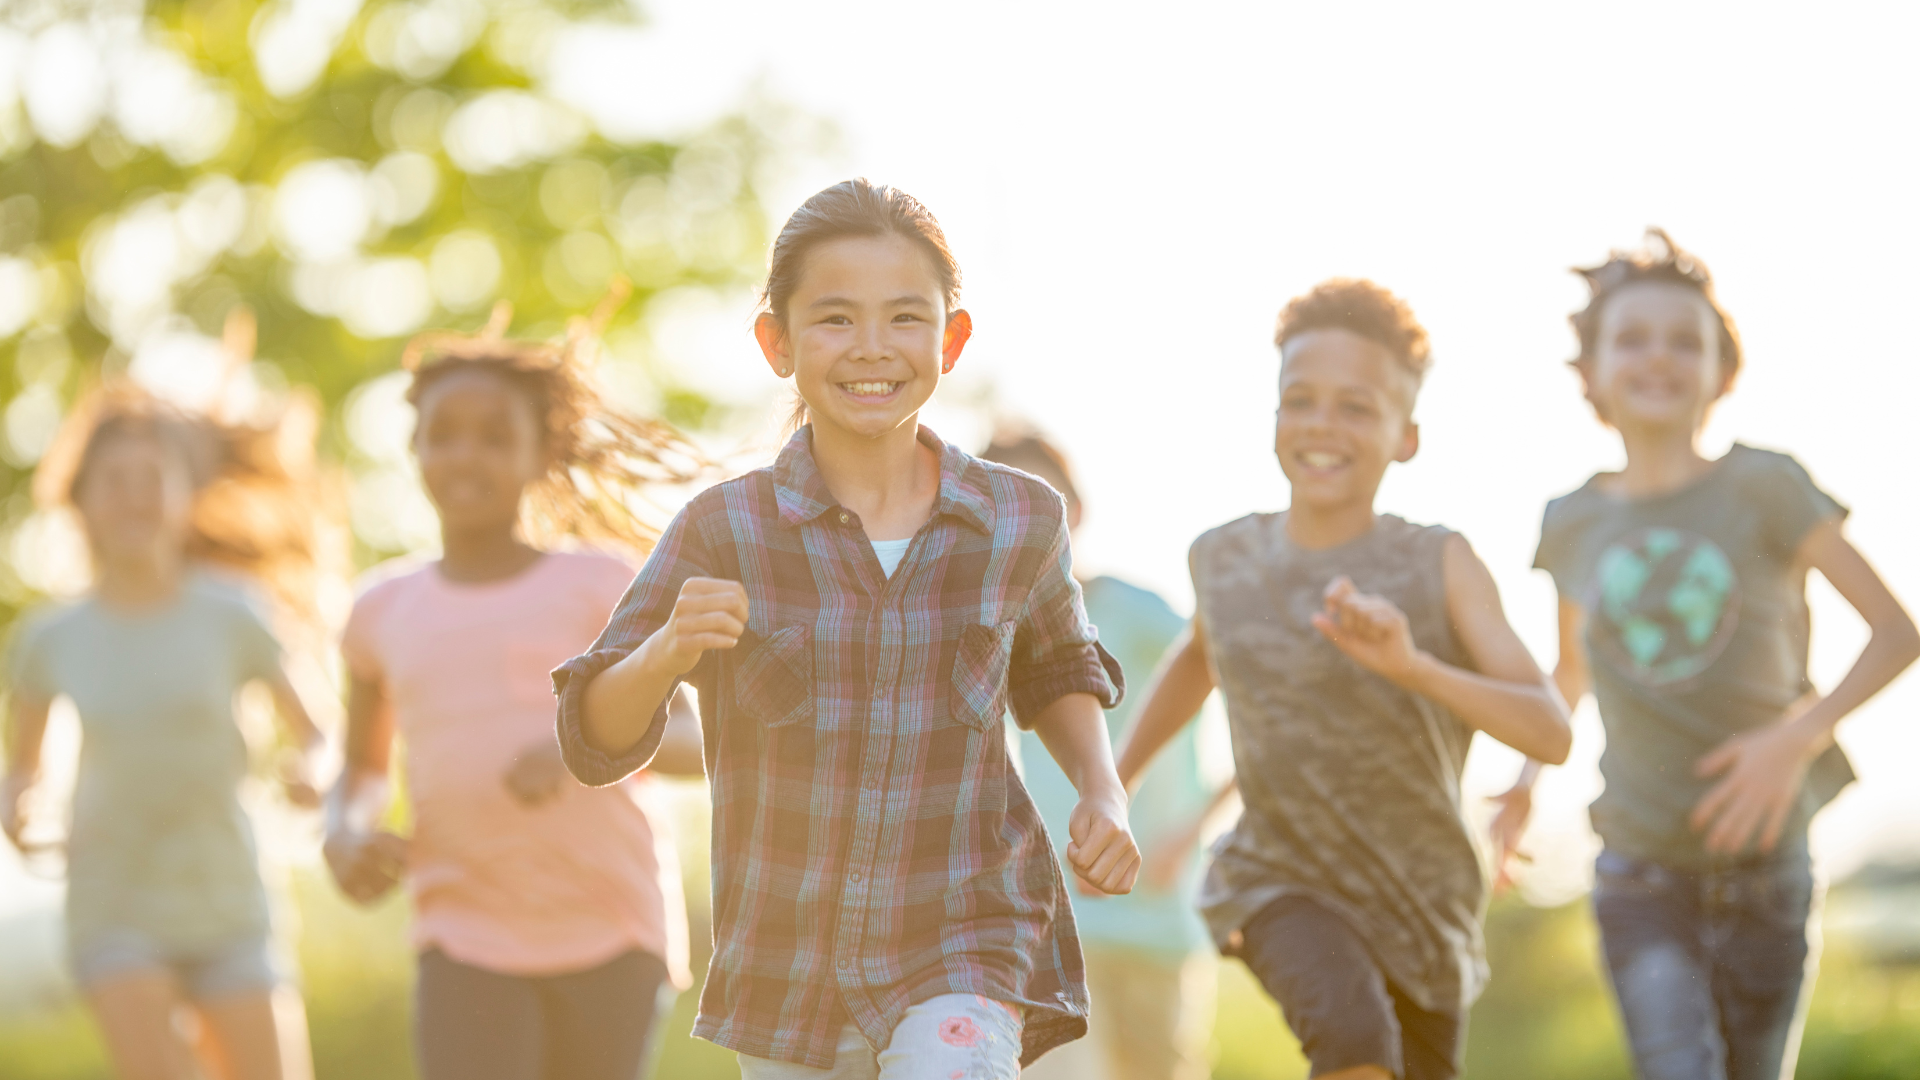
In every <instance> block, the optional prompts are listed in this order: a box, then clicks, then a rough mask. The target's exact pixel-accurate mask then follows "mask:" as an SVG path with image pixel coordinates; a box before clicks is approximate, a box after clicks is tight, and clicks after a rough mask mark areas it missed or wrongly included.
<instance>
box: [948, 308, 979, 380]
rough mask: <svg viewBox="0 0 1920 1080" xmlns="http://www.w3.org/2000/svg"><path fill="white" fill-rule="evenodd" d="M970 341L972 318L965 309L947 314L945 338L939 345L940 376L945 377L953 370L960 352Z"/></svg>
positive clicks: (971, 337) (958, 359) (956, 309)
mask: <svg viewBox="0 0 1920 1080" xmlns="http://www.w3.org/2000/svg"><path fill="white" fill-rule="evenodd" d="M971 340H973V316H972V315H969V314H967V309H966V308H955V309H954V310H952V311H950V312H948V313H947V332H946V337H945V339H944V340H942V341H941V343H940V374H942V375H945V374H946V373H947V372H949V371H952V370H953V365H955V364H957V363H959V362H960V353H961V350H963V349H965V348H966V347H967V342H969V341H971Z"/></svg>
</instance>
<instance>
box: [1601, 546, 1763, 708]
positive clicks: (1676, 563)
mask: <svg viewBox="0 0 1920 1080" xmlns="http://www.w3.org/2000/svg"><path fill="white" fill-rule="evenodd" d="M1594 590H1595V592H1596V593H1597V595H1596V596H1595V598H1594V600H1593V602H1592V603H1591V604H1590V605H1589V607H1588V610H1589V611H1591V612H1592V615H1591V618H1592V620H1593V622H1592V625H1591V626H1590V627H1589V633H1588V641H1589V642H1590V643H1591V645H1592V647H1593V649H1594V650H1595V651H1596V652H1599V653H1601V654H1603V655H1604V656H1605V657H1606V658H1607V659H1608V660H1611V661H1612V662H1613V663H1614V664H1615V665H1616V666H1618V667H1620V668H1622V669H1624V670H1625V671H1626V673H1627V674H1629V675H1630V676H1632V678H1633V679H1634V680H1636V681H1638V682H1640V683H1642V684H1644V685H1647V686H1669V685H1672V684H1674V683H1679V682H1685V681H1686V680H1688V679H1691V678H1694V677H1695V676H1697V675H1699V674H1700V673H1701V672H1703V671H1705V670H1706V669H1707V667H1708V666H1709V665H1711V664H1712V663H1713V662H1714V660H1716V659H1718V658H1719V656H1720V654H1721V652H1723V651H1724V650H1725V649H1726V647H1727V642H1728V640H1729V639H1731V638H1732V637H1733V631H1734V628H1735V627H1736V626H1737V625H1738V624H1739V621H1740V579H1739V576H1738V575H1736V574H1735V573H1734V570H1733V563H1732V562H1731V561H1730V560H1729V559H1728V558H1727V556H1726V553H1725V552H1723V551H1721V550H1720V548H1719V547H1718V546H1716V545H1715V544H1714V543H1713V541H1711V540H1708V539H1707V538H1706V537H1704V536H1699V535H1697V534H1695V533H1691V532H1687V531H1686V530H1684V529H1672V528H1664V527H1663V528H1651V529H1641V530H1639V531H1637V532H1634V533H1630V534H1628V535H1626V536H1624V537H1622V538H1621V539H1619V540H1616V541H1614V542H1613V543H1612V544H1610V545H1608V547H1607V549H1606V551H1605V552H1603V553H1602V554H1601V556H1600V563H1599V567H1598V569H1597V572H1596V573H1595V575H1594Z"/></svg>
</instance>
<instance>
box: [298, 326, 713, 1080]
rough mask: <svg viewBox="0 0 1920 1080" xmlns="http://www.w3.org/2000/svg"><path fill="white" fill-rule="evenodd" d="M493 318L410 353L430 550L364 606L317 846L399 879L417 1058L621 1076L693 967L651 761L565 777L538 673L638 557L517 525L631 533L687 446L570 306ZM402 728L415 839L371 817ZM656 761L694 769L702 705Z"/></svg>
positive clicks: (438, 1072) (513, 1071) (525, 1074)
mask: <svg viewBox="0 0 1920 1080" xmlns="http://www.w3.org/2000/svg"><path fill="white" fill-rule="evenodd" d="M505 315H506V312H505V310H504V308H503V309H502V310H500V311H497V312H496V316H495V319H494V321H493V322H492V323H491V324H490V325H489V327H488V329H487V330H486V331H484V332H483V333H482V334H481V335H479V336H477V337H471V338H467V337H458V336H454V335H434V336H429V337H426V338H422V339H420V340H418V341H416V342H415V344H414V346H413V347H412V348H410V349H409V350H408V354H407V358H406V364H407V367H408V369H409V370H411V371H412V372H413V385H412V387H411V388H410V390H409V391H408V400H409V401H411V402H412V403H413V405H414V407H415V408H416V410H417V411H418V414H419V420H418V428H417V430H416V433H415V437H414V450H415V453H416V454H417V456H418V458H419V462H420V472H421V477H422V479H423V480H424V481H425V483H426V488H427V492H428V494H429V496H431V498H432V500H433V503H434V505H435V507H436V508H437V509H438V510H439V514H440V525H441V537H442V545H443V548H444V551H443V554H442V555H441V557H440V558H439V559H437V560H426V561H402V562H399V563H396V564H389V566H387V567H382V568H380V569H379V570H376V571H375V572H374V574H373V575H371V576H372V578H373V579H374V580H373V582H372V583H371V584H370V585H368V586H367V587H366V588H365V589H364V590H363V592H362V593H361V595H360V598H359V600H358V602H357V603H356V604H355V605H354V609H353V615H352V618H351V619H350V620H349V622H348V625H347V631H346V636H345V640H344V642H343V652H344V653H345V656H346V662H347V669H348V672H349V674H350V676H351V683H350V686H351V689H350V696H349V705H348V713H349V715H348V734H347V751H346V753H347V768H346V770H345V771H344V772H343V774H342V777H341V781H340V783H339V785H338V787H337V788H336V789H335V791H334V793H333V796H332V798H331V800H330V802H329V814H328V828H327V841H326V855H327V861H328V864H329V866H330V867H331V868H332V870H333V873H334V877H335V879H336V880H337V881H338V882H339V884H340V887H341V889H342V890H343V891H345V892H346V893H347V895H348V896H349V897H351V898H353V899H354V900H356V901H359V902H361V903H367V902H371V901H372V900H374V899H376V898H377V897H379V896H381V895H383V894H384V893H386V892H387V891H388V890H389V889H391V888H392V887H393V885H394V884H395V883H397V882H398V881H399V880H400V879H401V878H402V877H405V878H406V880H407V882H408V886H409V891H410V892H411V894H412V899H413V904H414V912H415V918H414V930H413V938H414V944H415V947H416V949H417V950H418V951H419V954H420V971H419V984H418V990H417V1000H416V1042H417V1048H418V1055H419V1061H420V1067H421V1073H422V1075H423V1076H424V1077H425V1080H455V1078H457V1080H562V1078H564V1080H600V1078H605V1080H633V1078H634V1077H636V1076H638V1075H640V1072H641V1069H642V1067H643V1064H644V1062H645V1060H646V1058H647V1049H648V1043H649V1041H650V1039H651V1035H652V1033H653V1030H654V1027H655V1020H656V1019H657V1018H658V1017H659V1016H660V1015H661V1014H662V1013H663V1012H664V1005H665V1003H666V1002H667V1001H669V1000H671V997H670V995H671V991H672V989H673V988H675V987H684V986H686V985H687V983H688V982H689V979H688V975H687V926H686V913H685V909H684V905H683V900H682V896H681V892H680V879H679V868H678V864H677V861H676V859H675V858H674V852H673V847H672V843H671V841H670V839H669V837H668V836H667V834H666V831H665V829H664V820H663V819H662V818H661V817H660V816H659V815H658V813H657V811H656V810H655V809H654V803H655V792H654V791H653V790H652V789H653V787H654V784H653V782H652V781H650V780H649V779H647V778H646V777H645V776H644V775H642V776H641V777H639V778H637V782H635V783H630V784H626V785H621V786H619V787H614V788H606V789H599V790H595V789H589V788H586V787H583V786H582V785H580V784H579V783H578V782H576V781H574V780H573V779H572V778H571V777H570V776H568V775H567V772H566V768H565V766H563V765H562V764H561V761H560V752H559V747H558V744H557V743H556V742H555V739H554V704H553V693H552V689H551V684H550V682H549V680H548V675H547V672H548V671H549V670H551V669H552V668H554V667H557V666H559V665H560V664H561V663H562V662H564V661H565V660H566V659H567V658H568V657H570V656H572V655H574V654H575V653H577V652H580V651H581V650H582V649H584V648H586V646H587V645H588V644H589V643H591V642H592V641H593V639H594V637H595V635H597V634H598V633H599V632H600V630H601V628H602V627H603V626H604V625H605V623H606V620H607V615H608V614H609V613H610V612H611V611H612V610H613V608H614V606H615V605H616V604H617V603H618V601H619V599H620V597H621V594H622V593H623V592H624V591H625V589H626V586H627V583H628V582H629V581H630V580H632V578H633V569H632V567H631V566H630V565H628V564H627V563H625V562H623V561H621V560H619V559H616V558H611V557H609V556H605V555H596V554H568V553H560V552H549V551H543V550H541V549H540V548H539V547H536V546H535V545H534V544H533V543H532V542H530V539H531V538H533V537H540V536H553V535H562V534H571V535H574V536H577V537H582V538H584V539H588V540H598V541H615V542H624V546H627V547H629V548H633V547H642V546H644V545H645V543H646V542H647V541H648V540H649V539H651V537H650V536H649V535H647V533H646V532H645V530H644V529H643V528H642V527H641V526H640V524H639V522H638V521H637V520H636V519H635V518H634V517H633V516H632V514H631V513H630V512H628V510H627V509H626V503H625V501H624V500H623V499H622V494H623V493H630V492H631V490H632V489H633V488H635V487H636V486H638V485H640V484H643V483H645V482H646V481H649V480H653V479H671V478H676V477H678V476H679V475H681V473H682V470H681V469H680V468H679V467H677V466H676V465H675V464H673V462H674V460H675V459H676V457H677V458H678V459H680V460H685V461H690V460H692V459H691V456H690V455H687V454H677V453H676V451H677V450H678V448H677V446H676V444H675V443H674V442H673V441H672V438H671V436H670V435H669V433H668V432H667V431H666V430H665V429H664V428H661V427H659V426H658V425H653V424H648V423H646V422H643V421H639V420H636V419H633V418H631V417H625V416H621V415H618V414H613V413H609V412H607V411H606V410H605V409H603V408H602V407H601V405H600V403H599V400H598V398H597V397H596V395H595V394H594V392H593V390H592V388H591V386H590V384H589V383H588V381H587V380H586V377H585V372H584V370H583V365H582V361H581V356H580V352H581V351H582V346H583V345H584V344H585V342H586V341H587V335H586V333H585V332H584V331H585V327H584V325H577V326H576V327H575V330H574V333H573V334H571V335H570V336H569V339H568V340H567V342H565V343H563V344H559V345H545V344H541V345H532V344H527V343H520V342H511V341H507V340H504V339H502V338H501V336H500V332H501V331H502V330H504V329H505V322H506V319H505ZM396 729H397V731H398V734H400V735H401V736H402V737H403V740H404V744H405V746H406V748H407V754H406V757H407V785H408V796H409V799H410V800H411V803H412V808H413V821H414V828H413V834H412V836H411V837H410V838H406V839H402V838H401V837H399V836H397V835H395V834H393V833H391V832H387V831H384V830H382V829H381V828H380V827H379V824H378V823H379V822H380V821H381V819H382V818H383V816H384V815H385V813H386V810H387V805H388V800H389V794H388V786H387V780H388V768H389V758H390V755H391V751H392V745H393V738H394V735H395V733H396ZM654 768H655V770H656V771H661V772H674V771H679V772H687V773H691V774H693V775H699V773H700V770H701V764H700V750H699V730H698V725H697V721H695V719H694V717H693V715H692V712H691V710H689V709H682V710H681V727H680V730H679V733H678V737H677V739H676V744H675V746H674V747H673V748H672V750H671V752H670V753H668V754H667V755H665V756H663V758H661V759H658V760H656V761H655V763H654Z"/></svg>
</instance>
